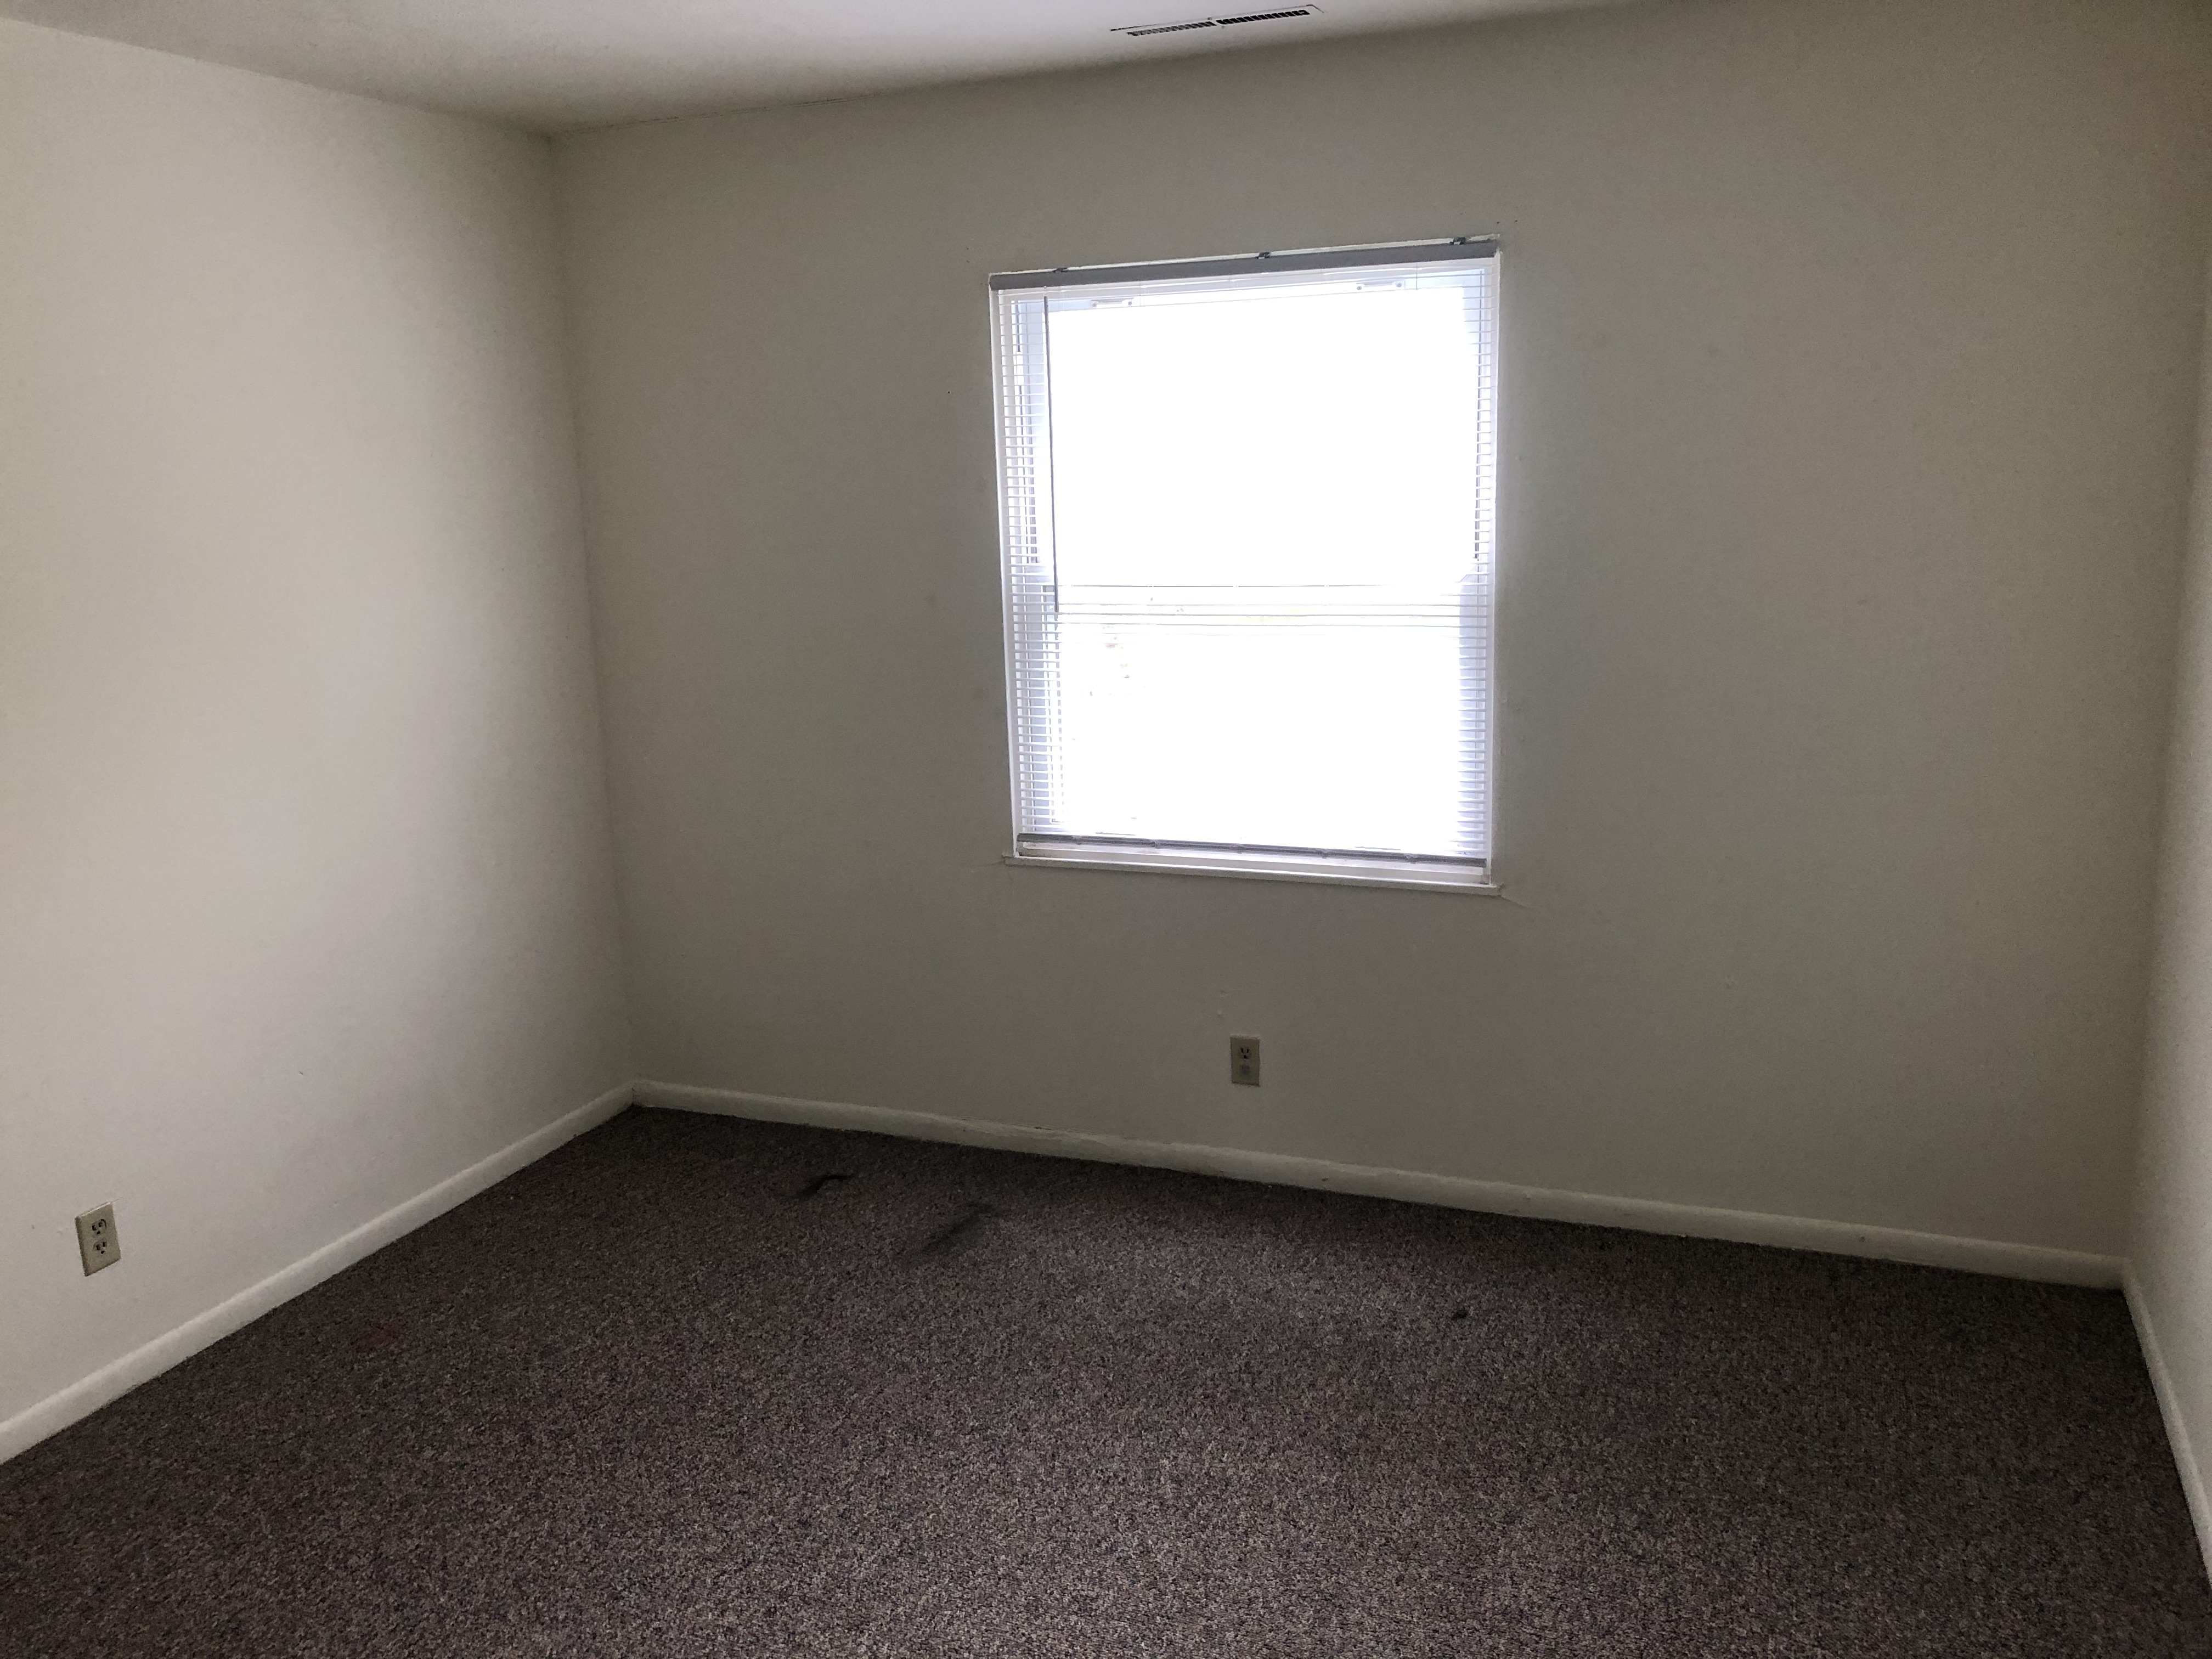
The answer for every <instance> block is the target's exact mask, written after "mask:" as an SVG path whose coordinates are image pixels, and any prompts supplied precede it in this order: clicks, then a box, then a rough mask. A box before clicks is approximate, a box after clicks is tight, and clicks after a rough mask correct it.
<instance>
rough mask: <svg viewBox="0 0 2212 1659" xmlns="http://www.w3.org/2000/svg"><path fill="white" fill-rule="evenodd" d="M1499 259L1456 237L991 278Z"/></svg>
mask: <svg viewBox="0 0 2212 1659" xmlns="http://www.w3.org/2000/svg"><path fill="white" fill-rule="evenodd" d="M1497 257H1498V239H1497V238H1496V237H1494V236H1458V237H1454V238H1452V239H1451V240H1449V241H1443V242H1401V243H1397V244H1395V245H1394V246H1370V247H1340V248H1326V247H1322V248H1300V249H1298V250H1297V251H1296V252H1287V253H1249V254H1242V255H1239V256H1237V257H1236V258H1214V259H1163V260H1158V261H1155V262H1154V263H1152V264H1142V265H1064V266H1061V267H1060V269H1059V270H1014V271H1006V272H1003V273H1001V274H1000V275H998V276H994V277H992V278H991V288H992V289H993V291H994V292H1000V293H1002V292H1005V291H1006V290H1008V289H1030V288H1091V287H1103V286H1106V285H1109V284H1112V283H1172V282H1176V281H1181V280H1183V279H1186V278H1199V277H1206V276H1261V275H1264V274H1266V273H1267V272H1268V271H1274V270H1352V269H1353V268H1355V267H1357V266H1361V265H1414V264H1446V263H1467V262H1471V261H1474V260H1476V259H1492V258H1497Z"/></svg>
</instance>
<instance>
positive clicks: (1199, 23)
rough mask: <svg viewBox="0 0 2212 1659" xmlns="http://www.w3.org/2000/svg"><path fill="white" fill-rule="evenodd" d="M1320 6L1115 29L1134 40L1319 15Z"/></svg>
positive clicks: (1131, 25) (1238, 13) (1133, 25)
mask: <svg viewBox="0 0 2212 1659" xmlns="http://www.w3.org/2000/svg"><path fill="white" fill-rule="evenodd" d="M1320 15H1321V8H1320V7H1319V6H1285V7H1283V8H1281V9H1279V10H1276V11H1240V12H1236V13H1232V14H1231V15H1229V16H1226V17H1194V18H1192V19H1191V20H1190V21H1188V22H1184V23H1133V24H1130V25H1128V26H1127V27H1122V28H1118V29H1115V30H1114V31H1113V33H1115V34H1126V35H1127V36H1128V37H1129V38H1130V39H1131V40H1135V39H1136V38H1137V37H1138V36H1139V35H1144V34H1181V33H1184V32H1185V31H1187V30H1189V29H1226V28H1234V27H1236V26H1237V24H1239V23H1279V22H1282V21H1285V20H1287V19H1289V18H1292V17H1318V16H1320Z"/></svg>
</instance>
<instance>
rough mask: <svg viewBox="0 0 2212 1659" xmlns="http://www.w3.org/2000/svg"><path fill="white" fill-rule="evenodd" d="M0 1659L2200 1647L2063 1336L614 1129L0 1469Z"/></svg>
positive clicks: (1043, 1171) (1765, 1282) (1518, 1246)
mask: <svg viewBox="0 0 2212 1659" xmlns="http://www.w3.org/2000/svg"><path fill="white" fill-rule="evenodd" d="M123 1270H124V1271H126V1272H127V1271H129V1264H128V1262H126V1263H125V1267H124V1269H123ZM0 1653H4V1654H6V1655H9V1656H15V1655H36V1656H40V1659H78V1656H85V1659H91V1656H125V1655H129V1656H137V1655H148V1656H152V1655H159V1656H164V1659H198V1656H216V1655H220V1656H226V1659H238V1656H258V1655H270V1656H285V1659H292V1656H299V1659H316V1656H352V1655H395V1656H417V1655H420V1656H449V1655H450V1656H456V1659H499V1656H549V1655H561V1656H568V1655H576V1656H591V1659H690V1656H703V1655H717V1656H724V1655H727V1656H735V1655H747V1656H750V1655H763V1656H773V1655H799V1656H812V1655H840V1656H845V1655H851V1656H878V1655H880V1656H902V1659H904V1656H914V1659H934V1656H944V1659H969V1656H973V1659H1000V1656H1009V1659H1011V1656H1024V1659H1029V1656H1056V1655H1068V1656H1093V1655H1096V1656H1131V1659H1137V1656H1176V1659H1182V1656H1219V1659H1231V1656H1234V1659H1248V1656H1249V1659H1272V1656H1283V1659H1291V1656H1296V1659H1324V1656H1326V1659H1489V1656H1498V1659H1507V1656H1510V1659H1552V1656H1559V1659H1574V1656H1606V1659H1614V1656H1624V1659H1625V1656H1652V1659H1660V1656H1664V1659H1729V1656H1739V1655H1761V1656H1766V1655H1771V1656H1788V1659H1823V1656H1869V1659H1873V1656H1883V1659H1887V1656H1908V1655H1909V1656H1927V1659H1976V1656H2015V1655H2018V1656H2027V1655H2033V1656H2049V1659H2093V1656H2103V1655H2113V1656H2121V1655H2125V1656H2165V1655H2212V1593H2208V1589H2207V1586H2206V1583H2205V1579H2204V1575H2203V1569H2202V1567H2201V1565H2199V1562H2198V1559H2197V1552H2196V1547H2195V1544H2194V1542H2193V1540H2192V1538H2191V1532H2190V1527H2189V1521H2188V1516H2187V1512H2186V1510H2185V1505H2184V1503H2183V1498H2182V1494H2181V1492H2180V1489H2179V1483H2178V1481H2177V1479H2176V1476H2175V1474H2174V1470H2173V1466H2172V1461H2171V1459H2170V1457H2169V1455H2168V1453H2167V1450H2166V1443H2165V1439H2164V1437H2163V1435H2162V1433H2161V1431H2160V1425H2159V1420H2158V1413H2157V1409H2156V1407H2155V1405H2154V1401H2153V1400H2152V1396H2151V1392H2150V1389H2149V1385H2148V1380H2147V1379H2146V1377H2145V1376H2144V1373H2143V1369H2142V1361H2141V1359H2140V1358H2139V1357H2138V1355H2137V1352H2136V1347H2135V1344H2134V1341H2133V1339H2132V1337H2131V1335H2130V1330H2129V1327H2128V1319H2127V1314H2126V1310H2125V1309H2124V1305H2123V1304H2122V1302H2121V1300H2120V1298H2119V1297H2118V1296H2116V1295H2113V1294H2111V1293H2107V1292H2100V1291H2086V1290H2071V1289H2064V1288H2058V1287H2053V1286H2049V1285H2028V1284H2021V1283H2015V1282H2011V1281H2008V1280H2003V1279H1984V1278H1977V1277H1972V1276H1969V1275H1966V1274H1960V1273H1942V1272H1936V1271H1933V1270H1927V1269H1920V1268H1911V1267H1891V1266H1883V1265H1878V1264H1874V1263H1869V1262H1861V1261H1844V1260H1841V1259H1836V1258H1830V1257H1824V1256H1816V1255H1796V1254H1790V1253H1787V1252H1783V1251H1778V1250H1764V1249H1751V1248H1747V1247H1741V1246H1735V1245H1727V1244H1717V1243H1701V1242H1696V1241H1691V1240H1683V1239H1668V1238H1657V1237H1644V1236H1640V1235H1634V1234H1627V1233H1619V1232H1610V1231H1602V1230H1598V1229H1592V1228H1579V1227H1571V1226H1563V1225H1551V1224H1546V1223H1540V1222H1529V1221H1520V1220H1512V1219H1506V1218H1498V1217H1491V1216H1481V1215H1473V1214H1464V1213H1460V1212H1450V1211H1438V1210H1430V1209H1423V1208H1419V1207H1415V1206H1407V1205H1398V1204H1390V1203H1384V1202H1380V1201H1376V1200H1364V1199H1356V1198H1347V1197H1343V1196H1340V1195H1333V1194H1316V1193H1310V1192H1301V1191H1294V1190H1289V1189H1285V1188H1266V1187H1256V1186H1247V1185H1240V1184H1236V1183H1232V1182H1218V1181H1210V1180H1205V1179H1201V1178H1198V1177H1194V1176H1182V1175H1176V1174H1170V1173H1166V1172H1162V1171H1157V1170H1128V1169H1119V1168H1113V1167H1108V1166H1104V1165H1097V1164H1077V1163H1065V1162H1058V1161H1053V1160H1046V1159H1038V1158H1024V1157H1020V1156H1017V1155H1012V1154H1003V1153H994V1152H976V1151H972V1150H966V1149H961V1148H956V1147H950V1146H927V1145H917V1144H913V1143H908V1142H903V1141H897V1140H890V1139H879V1138H877V1137H873V1136H867V1135H858V1134H842V1133H830V1132H827V1131H821V1130H812V1129H803V1128H792V1127H779V1126H771V1125H763V1124H751V1123H744V1122H739V1121H733V1120H726V1119H719V1118H711V1117H702V1116H692V1115H681V1114H675V1113H661V1112H642V1111H632V1112H629V1113H626V1114H624V1115H623V1116H621V1117H619V1118H617V1119H616V1120H615V1121H613V1122H612V1123H611V1124H609V1125H608V1126H607V1127H605V1128H603V1129H600V1130H599V1131H597V1132H595V1133H592V1134H590V1135H587V1136H586V1137H584V1138H582V1139H579V1140H577V1141H575V1142H573V1143H572V1144H570V1145H569V1146H567V1147H565V1148H563V1149H562V1150H561V1151H560V1152H556V1153H555V1154H553V1155H552V1156H551V1157H550V1158H546V1159H545V1160H544V1161H543V1162H542V1163H539V1164H536V1165H534V1166H532V1168H530V1169H528V1170H524V1171H523V1172H521V1173H520V1174H519V1175H516V1176H513V1177H512V1178H511V1179H509V1180H507V1182H503V1183H502V1184H501V1185H500V1186H499V1187H497V1188H494V1189H493V1190H492V1191H490V1192H489V1193H487V1194H484V1195H483V1196H482V1197H481V1198H478V1199H477V1200H473V1201H472V1202H471V1203H469V1204H467V1205H465V1206H462V1207H461V1208H459V1209H458V1210H456V1211H454V1212H452V1213H451V1214H449V1215H447V1216H445V1217H444V1218H441V1219H440V1220H438V1221H435V1222H434V1223H432V1224H431V1225H428V1226H427V1227H425V1228H423V1229H422V1230H421V1231H419V1232H416V1233H415V1234H412V1235H410V1237H407V1238H405V1239H404V1240H402V1241H400V1242H399V1243H396V1244H394V1245H392V1246H391V1247H390V1248H389V1249H385V1250H383V1251H381V1252H380V1253H379V1254H378V1255H375V1256H374V1257H372V1258H370V1259H369V1260H368V1261H365V1262H362V1264H361V1265H359V1266H358V1267H354V1268H352V1269H350V1270H349V1271H348V1272H346V1273H343V1274H341V1275H339V1276H338V1277H337V1278H336V1279H331V1281H329V1282H328V1283H326V1284H325V1285H322V1286H320V1287H319V1288H318V1289H316V1290H314V1291H311V1292H309V1293H308V1294H307V1295H306V1296H303V1297H300V1298H299V1299H298V1300H296V1301H295V1302H292V1303H290V1304H287V1305H286V1306H284V1307H283V1308H282V1309H280V1310H277V1311H276V1312H275V1313H273V1314H271V1315H270V1316H268V1317H266V1318H264V1319H263V1320H261V1321H259V1322H257V1323H256V1324H254V1325H252V1326H251V1327H249V1328H247V1329H246V1330H244V1331H242V1332H240V1333H239V1334H237V1335H235V1336H233V1337H231V1338H229V1339H228V1340H226V1341H224V1342H222V1343H220V1344H218V1345H217V1346H215V1347H214V1348H211V1349H210V1350H209V1351H208V1352H205V1353H203V1354H201V1355H199V1356H197V1358H193V1359H191V1360H190V1361H188V1362H186V1363H185V1364H183V1365H180V1366H179V1367H178V1368H177V1369H176V1370H173V1371H171V1372H169V1373H168V1374H167V1375H166V1376H162V1377H161V1378H160V1379H158V1380H157V1381H155V1382H154V1383H149V1384H148V1385H147V1386H146V1387H144V1388H143V1389H138V1390H137V1392H135V1393H133V1394H131V1395H127V1396H125V1398H124V1399H123V1400H121V1401H118V1402H117V1403H116V1404H114V1405H112V1406H111V1407H108V1408H107V1409H106V1410H104V1411H102V1412H100V1413H98V1414H97V1415H96V1416H94V1417H93V1418H91V1419H88V1420H87V1421H86V1422H84V1423H82V1424H80V1425H77V1426H76V1427H74V1428H72V1429H70V1430H68V1431H65V1432H64V1433H62V1434H60V1435H58V1436H57V1437H54V1438H53V1439H52V1440H50V1441H48V1442H46V1443H44V1444H43V1445H40V1446H39V1447H36V1448H34V1449H32V1450H31V1451H29V1452H27V1453H26V1454H25V1455H22V1456H21V1457H20V1458H18V1459H16V1460H15V1462H12V1463H10V1464H8V1465H6V1466H4V1467H0Z"/></svg>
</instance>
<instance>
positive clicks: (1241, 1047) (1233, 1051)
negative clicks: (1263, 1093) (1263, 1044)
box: [1229, 1036, 1260, 1089]
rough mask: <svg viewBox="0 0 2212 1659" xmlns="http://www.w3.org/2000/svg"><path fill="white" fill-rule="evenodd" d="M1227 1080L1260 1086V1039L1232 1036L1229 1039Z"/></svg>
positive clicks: (1255, 1086)
mask: <svg viewBox="0 0 2212 1659" xmlns="http://www.w3.org/2000/svg"><path fill="white" fill-rule="evenodd" d="M1229 1080H1230V1081H1231V1083H1243V1084H1249V1085H1250V1086H1251V1087H1253V1088H1255V1089H1256V1088H1258V1087H1259V1086H1260V1039H1259V1038H1257V1037H1240V1036H1233V1037H1231V1038H1230V1039H1229Z"/></svg>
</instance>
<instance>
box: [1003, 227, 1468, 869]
mask: <svg viewBox="0 0 2212 1659" xmlns="http://www.w3.org/2000/svg"><path fill="white" fill-rule="evenodd" d="M1497 271H1498V260H1497V250H1496V248H1495V246H1493V245H1492V244H1488V243H1467V242H1460V243H1443V244H1434V245H1424V246H1415V247H1400V248H1390V249H1372V250H1358V251H1352V252H1333V253H1318V254H1291V255H1275V256H1262V257H1260V258H1250V259H1234V260H1205V261H1194V262H1190V263H1188V264H1167V265H1150V266H1133V267H1126V268H1120V269H1109V270H1087V271H1054V272H1042V273H1035V274H1029V275H1023V276H1000V277H994V279H993V282H992V286H993V289H994V301H995V305H996V308H997V320H998V384H999V401H1000V490H1001V499H1002V507H1003V522H1004V539H1005V558H1006V631H1007V673H1008V678H1009V686H1010V693H1011V723H1012V745H1013V771H1014V830H1015V853H1016V855H1017V856H1018V857H1019V858H1022V859H1025V860H1026V859H1059V860H1079V861H1085V862H1112V863H1117V864H1138V865H1146V864H1149V865H1155V866H1169V867H1174V868H1181V869H1217V870H1223V871H1228V872H1243V873H1250V874H1259V873H1267V874H1278V875H1306V876H1317V877H1323V878H1328V877H1335V878H1349V879H1369V880H1376V879H1381V880H1389V881H1394V882H1396V881H1407V882H1415V883H1422V884H1447V885H1456V886H1471V885H1472V886H1480V885H1483V884H1486V882H1487V880H1488V869H1489V858H1490V845H1489V824H1490V770H1491V769H1490V750H1491V696H1490V682H1491V673H1490V656H1491V651H1490V635H1491V589H1492V574H1493V573H1492V540H1493V534H1492V524H1493V520H1494V516H1495V515H1494V510H1493V506H1492V495H1493V493H1494V491H1493V483H1492V479H1493V474H1494V471H1495V461H1494V454H1493V451H1494V428H1495V404H1496V386H1497V371H1496V334H1497V310H1498V307H1497V281H1498V278H1497Z"/></svg>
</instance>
